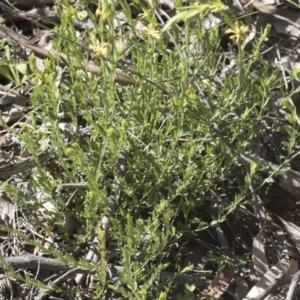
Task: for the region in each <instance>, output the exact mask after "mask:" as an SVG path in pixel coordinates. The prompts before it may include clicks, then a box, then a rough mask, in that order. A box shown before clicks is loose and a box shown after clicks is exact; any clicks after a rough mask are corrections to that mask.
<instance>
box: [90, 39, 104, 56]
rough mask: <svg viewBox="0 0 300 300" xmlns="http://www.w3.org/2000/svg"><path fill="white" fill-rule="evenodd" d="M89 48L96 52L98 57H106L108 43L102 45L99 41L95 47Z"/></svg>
mask: <svg viewBox="0 0 300 300" xmlns="http://www.w3.org/2000/svg"><path fill="white" fill-rule="evenodd" d="M89 48H90V49H91V50H93V51H94V52H95V55H96V57H101V56H105V55H106V54H107V50H108V43H100V42H99V41H98V40H97V41H96V42H95V43H94V45H90V47H89Z"/></svg>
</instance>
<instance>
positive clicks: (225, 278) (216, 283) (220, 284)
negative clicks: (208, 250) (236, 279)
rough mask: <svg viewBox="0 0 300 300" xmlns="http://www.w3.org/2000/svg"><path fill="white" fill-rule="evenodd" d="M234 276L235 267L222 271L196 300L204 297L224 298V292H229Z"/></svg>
mask: <svg viewBox="0 0 300 300" xmlns="http://www.w3.org/2000/svg"><path fill="white" fill-rule="evenodd" d="M233 275H234V266H233V265H230V266H226V267H224V268H222V269H220V270H219V271H218V272H217V274H216V277H215V279H214V280H213V281H212V282H211V283H210V285H209V286H208V287H207V288H206V289H204V290H203V291H201V293H200V294H199V295H197V296H196V297H195V300H197V299H198V300H200V299H201V298H202V297H213V298H214V299H219V298H221V297H222V295H223V294H224V292H225V291H226V290H227V288H228V286H229V285H230V283H231V280H232V278H233Z"/></svg>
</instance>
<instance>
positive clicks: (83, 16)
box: [77, 10, 88, 21]
mask: <svg viewBox="0 0 300 300" xmlns="http://www.w3.org/2000/svg"><path fill="white" fill-rule="evenodd" d="M87 17H88V13H87V11H86V10H83V11H79V12H77V18H78V20H80V21H83V20H85V19H86V18H87Z"/></svg>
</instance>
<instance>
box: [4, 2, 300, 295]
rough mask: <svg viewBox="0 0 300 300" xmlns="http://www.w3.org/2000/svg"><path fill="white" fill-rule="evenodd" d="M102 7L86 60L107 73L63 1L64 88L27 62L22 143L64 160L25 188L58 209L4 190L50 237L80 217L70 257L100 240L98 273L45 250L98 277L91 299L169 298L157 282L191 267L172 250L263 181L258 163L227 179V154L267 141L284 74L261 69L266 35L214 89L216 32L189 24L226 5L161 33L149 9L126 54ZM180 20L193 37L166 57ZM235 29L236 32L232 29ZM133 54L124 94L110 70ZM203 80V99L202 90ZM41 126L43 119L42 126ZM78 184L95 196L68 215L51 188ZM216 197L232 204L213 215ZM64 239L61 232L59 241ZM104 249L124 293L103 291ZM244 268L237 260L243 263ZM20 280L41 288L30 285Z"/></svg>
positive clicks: (48, 65) (240, 54)
mask: <svg viewBox="0 0 300 300" xmlns="http://www.w3.org/2000/svg"><path fill="white" fill-rule="evenodd" d="M177 2H183V1H177ZM101 3H102V4H101V5H99V8H98V10H99V11H98V13H99V14H98V16H97V15H91V14H90V12H87V13H88V15H89V17H90V18H91V20H92V21H93V22H94V25H95V26H94V27H93V28H92V29H89V30H87V37H86V39H87V41H88V42H89V43H90V45H89V46H92V47H90V48H91V49H92V50H94V52H91V53H90V55H91V56H92V57H93V59H94V60H95V61H96V62H97V64H98V65H99V67H100V71H99V73H98V74H90V73H89V72H88V71H87V69H85V68H84V66H83V65H82V62H83V61H85V57H84V53H83V51H82V47H80V46H79V45H78V44H76V43H73V42H72V41H77V40H76V39H77V38H76V30H75V27H74V25H73V19H74V18H79V19H82V18H84V17H85V13H80V14H78V12H77V11H75V9H74V8H72V7H71V5H70V4H69V1H67V0H62V1H59V5H58V7H59V10H58V13H59V16H60V19H61V25H60V26H59V27H57V28H56V29H55V30H56V32H57V33H59V35H58V37H57V38H56V40H55V48H56V50H58V51H59V52H60V53H64V54H65V55H66V56H65V60H66V65H67V66H68V76H63V78H62V79H61V82H60V83H59V84H57V78H58V75H59V74H58V68H57V66H58V61H57V58H56V57H49V58H48V59H47V60H46V61H45V70H44V72H41V71H39V70H38V69H37V68H36V66H35V58H34V56H31V57H30V62H29V63H30V68H31V71H32V73H33V78H34V81H35V82H36V87H35V90H34V93H33V96H32V99H31V105H32V106H33V107H34V110H33V112H32V115H31V117H30V118H28V121H27V123H26V124H23V125H24V126H23V129H22V132H21V133H20V132H15V135H16V136H18V138H20V139H21V140H22V143H24V144H25V145H26V147H27V148H28V150H29V151H30V152H31V153H32V154H33V156H34V157H36V154H37V153H39V152H41V151H44V150H45V149H47V150H48V151H49V152H50V154H51V157H52V160H53V161H55V163H56V165H57V168H58V171H53V170H48V169H47V168H46V167H45V166H41V165H40V164H39V163H37V168H36V169H35V171H34V172H33V174H32V176H31V178H30V182H29V183H28V184H29V185H30V187H31V189H32V190H40V189H42V190H43V192H44V193H45V194H46V197H45V198H44V199H43V200H44V201H45V202H49V203H51V204H52V209H51V210H49V211H47V210H46V211H45V210H42V208H43V203H40V202H38V201H36V199H35V198H32V197H30V196H28V195H27V194H26V193H24V192H22V190H21V189H16V188H15V187H13V186H12V185H10V184H6V185H5V186H3V190H5V191H6V192H7V193H8V194H10V195H11V196H12V197H13V198H14V199H18V200H17V201H18V202H17V203H18V204H19V205H21V206H22V210H23V213H26V212H30V214H32V215H33V216H34V218H35V221H36V224H38V226H39V227H40V228H41V230H43V231H44V232H51V230H54V228H55V226H56V227H59V228H60V229H62V230H63V228H64V216H65V214H68V213H69V214H72V216H73V217H74V218H75V219H76V221H77V222H78V223H79V224H80V225H81V226H82V227H83V228H84V232H83V233H82V234H75V235H74V237H72V238H73V240H72V241H71V240H70V238H69V239H66V240H65V242H66V245H65V248H66V249H70V248H71V247H73V246H74V245H76V247H79V246H78V245H81V244H83V243H85V242H87V241H91V240H92V239H93V238H94V235H95V234H97V235H98V237H99V240H101V241H102V242H101V243H100V254H101V257H103V258H104V259H102V260H101V262H100V263H99V264H97V265H92V264H91V263H88V262H86V261H85V260H82V261H79V262H78V260H76V259H75V258H74V257H73V254H72V253H71V252H70V253H68V252H67V251H66V253H65V255H58V253H57V252H54V250H53V249H50V250H48V251H49V253H52V254H53V255H56V256H57V257H59V259H61V260H64V261H67V262H70V263H72V264H74V265H75V264H76V262H77V264H78V265H80V266H82V267H85V268H86V269H93V270H95V271H96V275H95V279H96V281H97V285H96V287H95V291H94V294H95V298H98V297H100V295H101V294H102V293H103V291H104V289H105V287H106V285H107V284H108V286H109V288H111V289H113V290H115V291H117V292H118V293H120V294H122V295H123V297H124V299H125V298H128V299H146V298H147V297H149V296H151V295H152V298H153V299H166V295H167V293H168V289H169V288H170V285H171V279H169V280H166V281H165V282H163V283H162V284H156V282H157V279H158V278H159V275H160V273H161V271H163V270H166V269H168V270H169V269H170V270H172V271H173V272H174V274H175V275H176V274H177V273H178V274H180V273H181V272H182V270H184V267H183V266H182V265H180V262H179V260H176V259H175V260H176V261H177V263H176V265H172V264H171V262H170V261H169V260H168V255H169V248H170V246H171V245H172V244H174V243H177V241H178V240H179V239H180V238H181V237H182V236H194V235H196V234H197V233H199V232H200V231H203V230H205V229H207V228H208V227H211V226H213V225H215V224H216V223H218V222H222V221H224V220H225V219H226V217H227V216H228V214H229V213H232V212H233V211H234V210H235V209H236V208H237V207H238V206H239V205H244V204H245V203H247V202H246V200H245V195H247V193H248V192H249V190H248V188H249V186H250V184H253V183H258V182H260V181H261V178H260V176H259V171H261V170H260V166H259V165H258V164H257V163H256V162H254V163H252V164H251V166H250V167H249V174H247V172H245V171H242V176H241V178H235V179H234V180H233V181H231V179H230V178H231V177H232V174H233V173H234V172H235V170H237V169H239V170H240V169H241V166H240V164H239V163H238V161H237V160H236V157H235V156H234V154H233V152H232V151H230V149H234V150H235V151H237V152H239V153H245V152H248V151H249V147H250V146H251V145H252V144H253V143H254V142H255V141H256V140H257V138H258V137H259V136H260V134H261V128H262V123H261V120H262V118H263V116H265V115H268V114H271V113H272V112H273V111H272V109H275V108H272V107H271V106H270V105H269V99H268V97H267V92H268V91H269V90H271V89H272V88H274V87H275V86H276V85H277V83H278V77H277V74H276V73H274V74H272V75H271V76H269V70H268V67H267V66H266V65H265V64H263V63H262V58H261V56H260V55H259V53H260V52H259V51H260V47H261V45H262V42H263V38H262V40H261V41H259V42H258V43H257V45H256V47H255V48H254V49H253V53H250V54H249V53H246V52H245V51H244V50H243V47H241V45H242V44H241V43H240V44H239V47H238V51H237V62H238V68H237V70H238V71H237V72H236V70H235V71H228V75H226V77H225V79H224V80H223V82H222V84H218V82H216V81H215V79H214V78H215V76H216V75H218V74H219V73H218V72H219V70H217V69H216V66H217V64H218V63H217V62H218V59H219V53H218V51H217V47H218V46H217V45H219V33H218V32H219V31H218V30H219V28H218V27H217V26H216V28H213V29H211V30H209V31H207V32H204V31H202V29H201V27H195V26H194V27H193V26H190V23H189V22H188V21H191V19H192V18H193V17H195V16H204V15H206V14H207V13H210V12H224V11H225V10H226V7H224V6H223V4H222V3H221V2H213V3H212V2H209V1H207V2H206V3H202V4H199V5H194V6H191V7H188V8H182V10H183V11H181V12H180V13H179V14H177V15H176V16H175V17H174V18H173V19H171V20H170V21H169V22H168V23H167V25H166V26H165V28H164V29H163V32H161V31H160V30H159V29H157V27H155V26H156V24H155V22H156V21H155V18H154V14H153V10H151V8H145V7H143V8H144V9H145V10H146V11H145V14H146V17H145V20H146V23H148V24H147V25H149V26H148V27H147V28H148V31H147V32H146V34H145V39H144V41H143V42H141V40H140V39H138V37H137V36H136V35H135V34H132V35H130V39H129V41H128V44H129V46H128V47H127V46H126V47H125V48H124V49H123V50H122V51H119V48H118V47H117V43H118V41H119V37H116V36H115V31H114V26H113V21H114V16H115V7H114V5H112V4H111V2H110V1H102V2H101ZM119 4H120V6H121V7H122V10H123V12H124V14H125V15H126V16H127V18H128V20H129V25H130V27H131V28H132V32H135V28H134V26H135V25H134V24H135V23H134V21H133V20H132V17H131V13H130V7H129V5H128V3H127V1H123V0H121V1H119ZM181 4H182V3H181ZM99 16H101V17H99ZM227 17H228V16H227ZM179 21H185V26H186V29H185V30H186V33H187V34H186V37H185V40H184V41H182V42H181V43H178V49H175V50H174V51H167V47H166V43H165V42H164V40H163V39H162V38H160V36H163V35H164V33H168V32H171V31H174V36H175V39H176V32H175V31H176V29H175V28H174V29H171V27H172V26H173V25H174V24H175V23H177V22H179ZM193 21H195V20H194V19H193ZM198 21H199V20H196V21H195V22H198ZM150 25H151V26H150ZM231 25H232V26H233V27H232V30H234V28H236V27H234V26H236V24H233V23H232V24H231ZM236 32H237V31H235V34H237V33H236ZM190 35H194V36H195V38H196V39H195V41H194V43H195V45H196V46H197V47H199V49H200V48H201V51H202V52H201V57H202V60H201V61H200V62H195V63H199V64H198V65H197V66H196V67H195V68H194V69H193V70H197V72H195V74H194V75H193V76H191V69H192V67H191V66H190V64H189V58H191V59H193V57H189V46H190V44H191V42H190V40H189V36H190ZM263 37H264V38H265V37H266V32H265V33H264V35H263ZM97 47H98V48H97ZM99 48H101V49H99ZM97 49H98V50H99V51H98V52H97ZM100 50H101V51H102V52H101V51H100ZM128 51H129V52H130V55H131V57H132V59H133V61H134V64H133V66H132V70H133V71H134V72H137V73H139V74H141V76H132V77H133V78H134V80H135V82H136V84H135V85H133V86H121V85H119V84H117V83H116V82H115V81H114V72H115V71H116V70H117V69H118V68H117V63H122V61H123V59H124V56H125V55H126V53H128ZM8 53H9V52H7V54H8ZM99 53H100V54H99ZM97 54H99V55H97ZM8 57H9V55H8ZM8 57H7V59H8ZM104 58H106V59H108V60H106V59H104ZM7 61H8V60H7ZM256 64H260V67H261V76H260V79H258V80H257V79H254V78H253V77H252V76H251V74H250V70H251V68H252V67H253V66H254V65H256ZM2 66H5V68H4V69H2V72H5V74H6V75H5V76H6V77H7V78H9V79H13V80H14V81H15V82H16V83H20V82H22V79H20V78H19V76H20V74H22V75H24V74H23V72H21V70H20V69H19V68H17V67H16V66H15V67H14V68H13V69H11V67H9V64H8V63H7V64H2ZM199 66H200V67H199ZM8 70H10V72H11V73H9V72H8ZM12 70H13V71H12ZM0 72H1V70H0ZM143 76H144V77H147V81H146V80H145V78H144V77H143ZM171 79H173V80H171ZM199 82H200V83H201V91H200V89H198V88H197V83H199ZM156 83H159V86H161V87H163V89H160V88H158V87H157V84H156ZM282 106H283V107H285V108H286V109H287V110H288V111H289V114H288V120H287V121H288V125H286V126H285V127H280V125H278V124H277V125H276V124H274V130H278V131H285V132H286V133H287V134H288V136H289V139H288V140H287V141H285V143H286V149H287V156H288V157H290V156H292V155H293V154H294V152H293V146H294V144H295V141H296V138H297V137H298V136H297V132H296V116H295V111H294V109H293V107H292V106H291V105H290V103H289V101H287V100H286V101H283V102H282ZM61 111H65V112H66V114H67V117H68V118H69V120H70V125H71V127H72V128H74V130H73V131H72V132H68V131H66V130H65V131H64V130H62V129H61V127H60V121H59V120H58V113H60V112H61ZM37 120H43V127H41V126H40V124H38V121H37ZM25 125H26V126H25ZM82 128H88V133H87V134H82ZM11 132H12V133H14V130H11ZM121 151H126V153H127V154H128V155H127V157H126V175H125V176H122V175H120V174H119V171H118V167H117V165H116V161H117V160H118V156H119V154H120V152H121ZM81 181H86V182H87V185H88V189H87V191H80V192H78V194H77V196H76V198H74V199H73V201H72V205H71V206H70V207H66V205H65V202H66V201H65V199H64V198H63V196H61V195H58V194H57V193H56V192H55V188H56V187H57V186H58V185H59V184H61V183H76V182H81ZM112 190H115V194H116V195H115V198H116V203H117V208H116V211H115V212H114V214H113V216H111V217H110V222H111V226H110V229H109V235H110V243H111V245H107V244H106V242H105V240H106V238H107V235H106V234H105V232H104V231H103V230H100V229H99V228H100V224H101V218H102V217H103V216H105V215H107V214H108V201H109V196H110V193H111V191H112ZM210 190H215V191H217V192H218V194H225V195H226V197H224V198H223V199H222V203H221V204H220V205H214V204H213V203H210V204H209V207H208V208H207V203H205V196H206V195H207V193H208V192H209V191H210ZM230 192H232V194H230ZM247 201H248V200H247ZM206 209H208V212H209V214H210V215H213V216H215V219H214V220H213V221H211V220H207V219H205V218H203V211H204V210H206ZM66 235H67V234H66V232H63V233H61V235H60V234H59V233H58V238H65V237H66ZM68 243H70V244H68ZM107 247H113V248H114V249H116V258H115V263H116V264H117V265H119V266H122V268H123V269H122V272H120V273H119V275H118V284H117V285H116V284H112V283H107V278H106V261H105V256H106V253H107V250H108V249H107ZM51 250H53V251H52V252H51ZM180 255H183V254H180ZM180 255H179V256H180ZM203 260H205V261H208V262H211V263H213V264H216V265H217V266H218V268H220V267H222V266H224V265H225V264H227V263H228V257H226V256H224V255H221V256H216V255H214V254H213V253H212V252H208V254H207V256H206V257H204V258H203ZM246 260H247V259H246V258H244V257H243V258H241V263H245V261H246ZM184 271H189V268H187V269H185V270H184ZM24 280H25V281H26V282H27V283H28V284H29V285H35V286H39V283H37V282H36V281H34V280H33V279H32V278H29V277H26V278H24ZM43 288H46V289H50V290H51V289H52V288H54V287H49V286H47V287H46V286H43ZM55 288H56V287H55ZM194 291H195V286H194V285H186V286H185V292H186V294H185V295H179V296H178V299H192V297H193V295H194ZM64 292H65V291H64Z"/></svg>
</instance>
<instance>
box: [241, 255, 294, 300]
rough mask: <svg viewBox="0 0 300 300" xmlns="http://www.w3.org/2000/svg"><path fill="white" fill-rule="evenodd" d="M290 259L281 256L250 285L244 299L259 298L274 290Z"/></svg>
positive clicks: (256, 299)
mask: <svg viewBox="0 0 300 300" xmlns="http://www.w3.org/2000/svg"><path fill="white" fill-rule="evenodd" d="M289 266H290V261H289V259H288V258H287V257H283V258H282V259H281V260H280V261H279V262H278V263H277V264H275V265H274V266H273V267H272V268H270V269H269V271H268V272H266V273H265V274H264V276H263V277H262V278H261V279H260V280H259V281H258V282H257V283H256V284H255V285H254V286H253V287H252V289H251V290H250V291H249V293H248V294H247V296H246V297H245V298H244V300H250V299H255V300H261V299H264V298H265V297H266V296H268V295H269V294H270V293H272V292H273V291H275V290H276V289H277V287H278V284H279V282H280V280H281V279H282V278H283V276H284V274H285V273H286V272H287V270H288V268H289Z"/></svg>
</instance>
